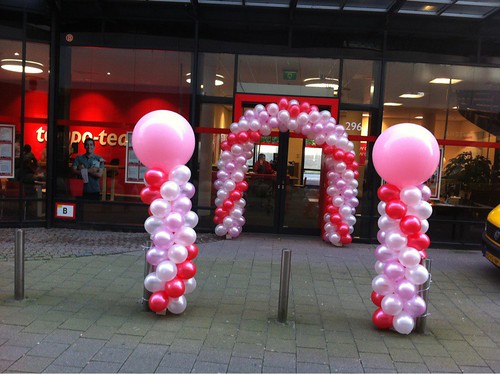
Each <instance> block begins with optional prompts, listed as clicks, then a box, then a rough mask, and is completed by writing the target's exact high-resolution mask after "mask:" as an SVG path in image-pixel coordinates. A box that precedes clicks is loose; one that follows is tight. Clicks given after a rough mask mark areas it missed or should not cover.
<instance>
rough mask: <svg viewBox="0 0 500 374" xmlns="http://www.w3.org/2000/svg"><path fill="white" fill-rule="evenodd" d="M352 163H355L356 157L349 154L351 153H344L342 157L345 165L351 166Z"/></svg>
mask: <svg viewBox="0 0 500 374" xmlns="http://www.w3.org/2000/svg"><path fill="white" fill-rule="evenodd" d="M354 161H356V156H355V155H354V154H353V153H351V152H346V154H345V156H344V162H345V163H346V164H347V165H350V164H352V163H353V162H354Z"/></svg>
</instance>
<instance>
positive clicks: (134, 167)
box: [125, 131, 147, 184]
mask: <svg viewBox="0 0 500 374" xmlns="http://www.w3.org/2000/svg"><path fill="white" fill-rule="evenodd" d="M125 156H126V162H125V183H140V184H143V183H144V174H145V173H146V170H147V167H146V166H144V164H142V163H141V162H140V161H139V159H138V158H137V156H136V154H135V153H134V147H133V144H132V131H127V151H126V153H125Z"/></svg>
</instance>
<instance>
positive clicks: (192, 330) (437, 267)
mask: <svg viewBox="0 0 500 374" xmlns="http://www.w3.org/2000/svg"><path fill="white" fill-rule="evenodd" d="M71 231H74V230H69V231H67V234H68V235H70V234H71ZM73 234H74V235H84V236H85V237H87V238H93V240H95V241H97V244H96V246H97V247H99V248H100V249H102V250H103V251H104V250H105V249H106V248H108V247H113V246H114V247H120V246H122V248H123V247H129V244H130V247H132V246H133V244H131V243H130V242H131V239H130V237H128V236H127V234H123V233H118V235H116V234H117V233H108V235H109V237H107V236H106V234H105V233H103V232H94V231H92V232H80V233H78V234H76V233H73ZM122 234H123V235H122ZM101 235H102V236H101ZM133 235H136V236H138V238H137V240H138V241H137V243H139V245H141V244H142V243H141V242H142V241H144V235H142V236H141V235H139V234H133ZM53 238H54V239H55V242H54V243H53V246H54V248H56V249H57V247H58V244H57V238H58V236H57V235H53ZM108 240H109V241H108ZM120 241H123V243H122V244H121V245H120V244H119V243H120ZM115 242H116V243H118V244H116V243H115ZM127 242H128V243H129V244H127ZM93 243H94V242H93ZM113 243H115V244H113ZM27 245H28V243H27ZM93 245H94V244H93ZM135 245H137V244H135ZM374 247H375V246H373V245H360V244H354V245H351V246H349V247H348V248H334V247H331V246H329V245H327V244H325V243H323V242H322V241H321V240H320V239H319V238H315V237H295V236H281V237H280V236H277V235H260V234H243V235H242V236H241V237H240V238H238V239H235V240H224V241H212V242H207V243H203V244H200V255H199V257H198V259H197V260H196V263H197V267H198V273H197V275H196V280H197V282H198V288H197V289H196V290H195V291H194V292H193V293H192V294H190V295H188V296H187V299H188V308H187V310H186V312H185V313H184V314H183V315H181V316H174V315H167V316H158V315H155V314H154V313H151V312H144V311H143V310H142V306H141V305H140V303H139V299H140V297H141V295H142V279H143V265H144V264H143V261H144V260H143V258H144V257H143V252H142V251H132V250H133V248H130V251H128V252H125V253H121V254H112V255H108V256H81V257H75V256H74V255H71V256H70V257H57V256H54V255H53V256H52V257H50V258H42V259H38V260H31V261H27V262H26V265H25V266H26V291H25V294H26V299H25V300H24V301H15V300H13V267H14V264H13V261H12V259H10V258H9V259H4V260H0V371H4V372H26V371H30V372H44V371H45V372H380V371H382V372H499V371H500V323H499V321H500V287H499V284H500V271H499V270H498V269H496V268H495V267H493V265H491V264H490V263H489V262H488V261H486V260H485V259H484V258H483V257H482V256H481V254H480V252H479V251H454V250H443V249H429V250H428V252H429V255H430V257H431V258H432V260H433V261H432V276H433V283H432V286H431V293H430V306H429V309H430V313H431V316H430V317H429V319H428V323H427V325H428V329H429V331H428V333H427V334H416V333H413V334H411V335H409V336H402V335H399V334H397V333H395V332H393V331H388V330H385V331H380V330H377V329H375V328H374V327H373V325H372V323H371V313H372V312H373V310H374V309H375V308H374V306H373V304H372V303H371V301H370V292H371V285H370V284H371V280H372V278H373V276H374V274H375V272H374V270H373V263H374V261H375V260H374V256H373V249H374ZM282 248H289V249H291V250H292V279H291V293H290V306H289V313H288V314H289V318H288V323H286V324H281V323H278V322H277V321H276V314H277V298H278V289H279V272H280V256H281V249H282ZM33 257H34V258H36V257H37V256H33Z"/></svg>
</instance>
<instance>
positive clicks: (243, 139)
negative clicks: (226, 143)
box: [238, 131, 249, 143]
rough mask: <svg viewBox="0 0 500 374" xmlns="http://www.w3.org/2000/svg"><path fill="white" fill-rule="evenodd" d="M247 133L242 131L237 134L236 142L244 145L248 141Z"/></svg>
mask: <svg viewBox="0 0 500 374" xmlns="http://www.w3.org/2000/svg"><path fill="white" fill-rule="evenodd" d="M248 138H249V136H248V133H247V132H246V131H242V132H240V133H239V134H238V142H239V143H245V142H247V141H248Z"/></svg>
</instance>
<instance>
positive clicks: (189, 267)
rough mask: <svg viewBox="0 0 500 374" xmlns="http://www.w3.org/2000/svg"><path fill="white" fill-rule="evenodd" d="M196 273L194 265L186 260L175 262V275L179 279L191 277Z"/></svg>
mask: <svg viewBox="0 0 500 374" xmlns="http://www.w3.org/2000/svg"><path fill="white" fill-rule="evenodd" d="M195 274H196V265H195V264H193V263H192V262H191V261H189V260H186V261H184V262H183V263H182V264H177V277H178V278H181V279H189V278H193V277H194V275H195Z"/></svg>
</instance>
